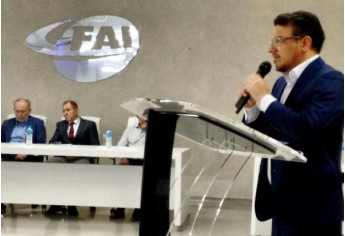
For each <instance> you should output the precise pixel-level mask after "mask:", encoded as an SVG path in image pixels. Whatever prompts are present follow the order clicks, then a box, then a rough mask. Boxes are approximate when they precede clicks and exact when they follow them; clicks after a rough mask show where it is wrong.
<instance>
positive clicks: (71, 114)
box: [62, 103, 78, 122]
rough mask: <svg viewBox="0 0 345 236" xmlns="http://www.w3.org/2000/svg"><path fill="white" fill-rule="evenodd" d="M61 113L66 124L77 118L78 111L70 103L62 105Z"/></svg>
mask: <svg viewBox="0 0 345 236" xmlns="http://www.w3.org/2000/svg"><path fill="white" fill-rule="evenodd" d="M62 112H63V115H64V117H65V120H67V121H68V122H72V121H75V120H76V119H77V118H78V109H74V108H73V107H72V104H71V103H66V104H65V105H63V107H62Z"/></svg>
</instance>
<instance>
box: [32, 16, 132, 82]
mask: <svg viewBox="0 0 345 236" xmlns="http://www.w3.org/2000/svg"><path fill="white" fill-rule="evenodd" d="M26 45H27V46H28V47H29V48H30V49H32V50H34V51H35V52H39V53H43V54H46V55H51V56H53V57H54V59H53V62H54V65H55V67H56V69H57V70H58V71H59V72H60V73H61V74H62V75H64V76H65V77H66V78H68V79H70V80H73V81H77V82H95V81H99V80H103V79H106V78H109V77H111V76H113V75H115V74H116V73H118V72H120V71H122V70H123V69H124V68H125V67H126V66H127V65H128V64H129V63H130V62H131V61H132V60H133V58H134V57H135V56H136V54H137V52H138V49H139V33H138V30H137V29H136V28H135V27H134V25H133V24H132V23H131V22H129V21H128V20H126V19H123V18H121V17H117V16H93V17H89V18H85V19H82V20H80V21H78V22H76V23H73V22H72V21H71V20H66V21H63V22H57V23H54V24H51V25H47V26H45V27H43V28H41V29H39V30H37V31H35V32H34V33H32V34H30V35H29V36H28V37H27V39H26Z"/></svg>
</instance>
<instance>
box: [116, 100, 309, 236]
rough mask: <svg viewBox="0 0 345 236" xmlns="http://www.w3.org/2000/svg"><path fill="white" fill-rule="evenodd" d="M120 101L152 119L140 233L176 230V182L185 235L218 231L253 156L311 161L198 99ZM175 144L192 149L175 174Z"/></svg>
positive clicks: (138, 113) (147, 146)
mask: <svg viewBox="0 0 345 236" xmlns="http://www.w3.org/2000/svg"><path fill="white" fill-rule="evenodd" d="M121 106H122V107H123V108H125V109H126V110H128V111H129V112H131V113H133V114H135V115H139V116H144V117H146V118H147V119H148V132H147V136H146V143H145V151H144V166H143V176H142V188H141V221H140V228H139V235H142V236H144V235H145V236H148V235H169V234H170V233H171V232H172V230H173V228H172V227H173V224H172V223H171V222H173V221H174V220H172V219H170V213H169V195H170V190H171V189H174V183H175V182H179V183H180V184H181V186H182V188H181V189H183V192H182V193H181V194H180V196H181V201H180V202H181V206H180V208H179V210H177V213H180V214H182V215H183V216H188V219H189V220H188V225H185V226H184V227H183V230H184V232H185V235H217V220H218V219H221V213H222V209H224V208H225V207H226V204H227V202H228V201H229V199H231V196H232V190H233V189H234V188H235V186H236V184H237V180H238V178H239V175H240V173H241V171H242V170H243V169H244V168H245V167H246V164H247V163H248V162H250V161H252V160H253V158H273V159H279V160H283V161H295V162H301V163H303V162H306V161H307V159H306V158H305V157H304V156H303V155H302V154H301V153H300V152H298V151H295V150H293V149H291V148H289V147H288V146H285V145H284V144H282V143H280V142H279V141H277V140H275V139H273V138H271V137H268V136H267V135H264V134H262V133H260V132H258V131H255V130H253V129H251V128H249V127H247V126H245V125H244V124H242V123H241V122H237V121H234V120H232V119H230V118H229V117H227V116H224V115H221V114H218V113H216V112H214V111H211V110H209V109H206V108H203V107H200V106H198V105H196V104H192V103H188V102H181V101H171V100H166V99H149V98H136V99H132V100H130V101H127V102H124V103H123V104H122V105H121ZM177 144H178V145H179V146H183V147H188V148H190V150H191V154H190V157H189V159H188V161H186V162H185V163H184V164H183V166H181V168H180V169H181V171H180V173H177V174H175V177H174V179H171V178H170V176H171V175H170V170H171V163H172V150H173V148H174V146H175V145H177ZM174 214H175V216H177V214H176V213H174ZM179 216H181V215H179ZM182 218H183V219H184V217H182ZM180 230H182V228H181V229H180ZM223 230H224V229H223Z"/></svg>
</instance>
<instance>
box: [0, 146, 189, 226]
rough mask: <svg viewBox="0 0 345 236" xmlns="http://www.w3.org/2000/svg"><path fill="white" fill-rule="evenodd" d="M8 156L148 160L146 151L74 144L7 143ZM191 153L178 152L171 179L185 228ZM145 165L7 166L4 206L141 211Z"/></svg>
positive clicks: (174, 205) (3, 178)
mask: <svg viewBox="0 0 345 236" xmlns="http://www.w3.org/2000/svg"><path fill="white" fill-rule="evenodd" d="M1 153H3V154H30V155H49V156H50V155H64V156H65V155H66V156H67V155H68V156H88V157H99V158H121V157H130V158H138V159H142V158H143V156H144V148H143V147H120V146H113V147H110V148H108V147H105V146H92V145H69V144H32V145H26V144H12V143H11V144H10V143H1ZM189 155H190V154H189V149H187V148H174V149H173V155H172V157H173V163H174V166H173V167H172V171H171V176H172V180H173V179H174V178H175V176H176V177H177V179H176V180H175V181H171V182H172V183H174V187H173V188H172V191H173V192H172V194H170V209H172V210H174V215H175V216H176V218H175V220H174V225H175V226H177V227H180V226H181V225H182V223H183V221H184V220H185V219H186V217H187V215H188V212H186V211H185V210H184V209H183V210H181V209H180V206H181V202H182V199H183V195H184V193H185V191H187V190H186V189H183V186H185V185H186V184H183V179H181V178H180V176H181V174H180V173H181V169H182V167H183V165H184V163H185V162H186V161H187V160H188V158H189ZM142 169H143V168H142V166H120V165H100V164H93V165H85V164H59V163H32V162H1V187H2V191H1V201H2V202H3V203H17V204H40V205H76V206H95V207H124V208H140V196H141V180H142Z"/></svg>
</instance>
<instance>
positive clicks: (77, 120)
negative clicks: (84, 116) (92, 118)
mask: <svg viewBox="0 0 345 236" xmlns="http://www.w3.org/2000/svg"><path fill="white" fill-rule="evenodd" d="M73 122H74V124H75V125H79V123H80V117H78V118H77V119H75V120H74V121H73Z"/></svg>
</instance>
